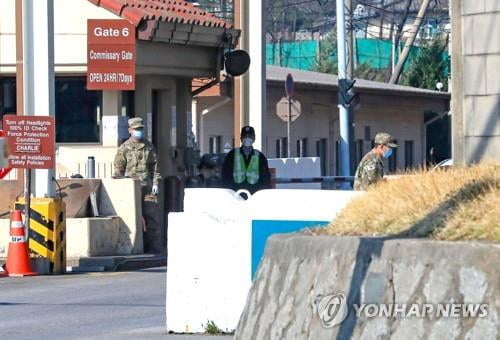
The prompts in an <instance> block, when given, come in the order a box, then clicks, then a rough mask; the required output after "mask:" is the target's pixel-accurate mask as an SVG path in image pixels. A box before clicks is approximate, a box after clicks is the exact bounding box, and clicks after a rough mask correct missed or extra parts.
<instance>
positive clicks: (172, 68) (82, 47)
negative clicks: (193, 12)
mask: <svg viewBox="0 0 500 340" xmlns="http://www.w3.org/2000/svg"><path fill="white" fill-rule="evenodd" d="M15 1H16V0H2V1H1V3H0V73H10V74H14V73H15V64H16V49H15V46H16V45H15V18H16V17H15ZM89 18H92V19H120V17H119V16H116V15H115V14H113V13H111V12H110V11H108V10H106V9H104V8H101V7H98V6H95V5H94V4H92V3H91V2H90V1H88V0H69V1H68V0H54V32H55V38H54V49H55V51H54V58H55V60H54V62H55V71H56V72H57V73H60V72H64V73H79V74H81V73H84V72H86V71H87V19H89ZM162 54H163V57H162V58H158V56H159V55H162ZM216 61H217V58H216V53H215V48H200V47H193V46H181V45H174V46H172V45H169V44H161V43H144V42H140V43H138V44H137V69H136V70H137V73H138V74H168V75H176V76H193V77H194V76H211V75H212V74H214V72H215V67H216Z"/></svg>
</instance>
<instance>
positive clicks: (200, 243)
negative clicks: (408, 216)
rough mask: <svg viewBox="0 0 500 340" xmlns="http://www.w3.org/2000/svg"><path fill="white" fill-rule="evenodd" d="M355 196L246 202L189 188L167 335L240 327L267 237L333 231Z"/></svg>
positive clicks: (173, 227) (171, 274)
mask: <svg viewBox="0 0 500 340" xmlns="http://www.w3.org/2000/svg"><path fill="white" fill-rule="evenodd" d="M359 194H360V193H357V192H352V191H326V190H325V191H321V190H292V189H282V190H280V189H276V190H262V191H259V192H257V193H256V194H255V195H253V196H252V197H250V198H249V199H248V200H246V201H245V200H243V199H242V198H240V197H239V196H236V195H235V193H234V191H232V190H227V189H206V188H201V189H186V190H185V197H184V212H181V213H170V214H169V218H168V225H169V228H168V265H167V268H168V269H167V298H166V307H167V308H166V309H167V311H168V313H167V329H168V330H169V331H174V332H203V331H204V329H203V326H202V324H206V323H207V321H208V320H213V321H214V322H215V324H216V325H217V326H218V327H219V328H221V329H222V330H226V331H231V330H234V329H235V328H236V325H237V323H238V320H239V316H240V314H241V312H242V310H243V306H244V304H245V299H246V296H247V294H248V290H249V289H250V286H251V283H252V276H253V274H254V272H255V269H256V268H257V266H258V264H259V262H260V258H261V256H262V253H263V250H264V247H265V243H266V240H267V238H268V237H269V236H270V235H272V234H275V233H283V232H292V231H297V230H300V229H303V228H304V227H310V226H318V225H325V224H327V223H328V222H330V221H331V220H332V219H333V218H334V217H335V215H336V214H337V213H338V212H339V211H340V210H341V209H342V208H343V207H344V206H345V205H346V204H347V202H348V201H349V200H350V199H351V198H352V197H354V196H356V195H359Z"/></svg>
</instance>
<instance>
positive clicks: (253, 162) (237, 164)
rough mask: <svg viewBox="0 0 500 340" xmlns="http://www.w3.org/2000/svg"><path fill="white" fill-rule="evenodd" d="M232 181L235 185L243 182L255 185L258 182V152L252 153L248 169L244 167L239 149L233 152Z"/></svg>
mask: <svg viewBox="0 0 500 340" xmlns="http://www.w3.org/2000/svg"><path fill="white" fill-rule="evenodd" d="M233 180H234V182H235V183H237V184H241V183H243V182H244V181H245V180H246V181H247V182H248V183H250V184H255V183H257V181H258V180H259V152H258V151H257V150H254V151H253V155H252V158H251V159H250V163H249V164H248V168H247V167H246V166H245V160H244V159H243V154H242V153H241V150H240V148H237V149H235V150H234V166H233Z"/></svg>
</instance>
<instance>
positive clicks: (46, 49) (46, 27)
mask: <svg viewBox="0 0 500 340" xmlns="http://www.w3.org/2000/svg"><path fill="white" fill-rule="evenodd" d="M22 13H23V25H22V26H23V27H22V32H23V57H24V67H23V83H24V93H23V97H24V108H23V111H24V114H25V115H34V116H52V117H53V116H54V115H55V104H54V1H53V0H42V1H33V0H22ZM27 172H28V173H29V171H27ZM33 172H34V173H35V176H34V177H35V178H34V189H35V192H34V193H35V197H40V198H42V197H55V187H54V182H53V178H55V171H54V169H38V170H35V171H33ZM27 184H28V185H29V181H28V183H27ZM27 203H28V202H27Z"/></svg>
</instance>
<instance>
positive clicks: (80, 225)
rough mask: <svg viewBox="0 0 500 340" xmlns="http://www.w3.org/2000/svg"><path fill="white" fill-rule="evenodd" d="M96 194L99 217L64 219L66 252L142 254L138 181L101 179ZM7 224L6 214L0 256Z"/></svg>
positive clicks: (74, 254) (71, 254)
mask: <svg viewBox="0 0 500 340" xmlns="http://www.w3.org/2000/svg"><path fill="white" fill-rule="evenodd" d="M2 182H3V181H0V188H1V187H2V184H3V183H2ZM0 190H1V189H0ZM97 196H98V205H99V207H98V209H99V214H100V216H102V217H98V218H68V219H66V232H67V248H66V250H67V256H68V257H86V256H102V255H130V254H142V252H143V239H142V206H141V193H140V186H139V183H138V182H137V181H134V180H132V179H119V180H117V179H106V180H102V185H101V186H100V191H99V193H98V195H97ZM9 228H10V225H9V219H8V216H7V218H5V219H0V257H4V256H5V255H6V252H7V248H8V244H9Z"/></svg>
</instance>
